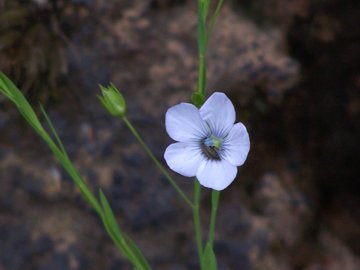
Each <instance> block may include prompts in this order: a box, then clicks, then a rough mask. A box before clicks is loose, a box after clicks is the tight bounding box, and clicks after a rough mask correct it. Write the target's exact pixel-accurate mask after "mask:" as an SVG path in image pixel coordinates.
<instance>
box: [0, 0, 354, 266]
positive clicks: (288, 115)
mask: <svg viewBox="0 0 360 270" xmlns="http://www.w3.org/2000/svg"><path fill="white" fill-rule="evenodd" d="M359 23H360V2H358V1H350V0H348V1H341V0H328V1H320V0H316V1H309V0H266V1H265V0H253V1H246V0H237V1H235V0H233V1H230V0H229V1H225V5H224V8H223V10H222V12H221V16H220V17H219V19H218V23H217V25H216V28H215V29H214V34H213V38H212V40H211V43H210V47H209V53H208V81H209V83H208V86H209V87H208V92H209V93H210V92H212V91H215V90H222V91H224V92H225V93H227V94H228V96H229V97H230V98H231V99H232V101H233V102H234V103H235V105H236V108H237V112H238V116H237V119H238V120H239V121H242V122H244V123H245V124H246V126H247V127H248V131H249V134H250V139H251V142H252V148H251V151H250V154H249V157H248V160H247V162H246V163H245V165H244V166H243V167H241V168H240V170H239V173H238V176H237V180H236V181H235V182H234V183H233V184H232V185H231V187H230V188H228V189H226V190H225V191H224V192H222V195H221V196H222V197H221V206H220V209H219V218H218V222H217V234H216V239H215V240H216V243H215V252H216V254H217V255H218V263H219V269H222V270H228V269H229V270H230V269H231V270H250V269H254V270H264V269H267V270H291V269H294V270H297V269H304V270H359V269H360V259H359V256H360V244H359V243H360V225H359V224H360V210H359V209H360V195H359V193H360V181H359V175H360V174H359V165H358V160H360V159H359V157H358V155H359V153H360V144H359V142H358V140H359V138H360V124H359V123H360V27H359ZM196 69H197V48H196V1H190V0H187V1H186V0H147V1H144V0H137V1H131V0H114V1H103V0H64V1H51V0H32V1H20V0H17V1H14V0H0V70H2V71H3V72H5V73H6V74H7V75H8V76H9V77H10V78H11V79H13V80H14V81H16V83H17V84H18V85H19V86H20V87H21V89H22V90H23V91H24V93H26V95H27V97H28V98H29V100H30V101H31V102H32V104H33V105H34V106H37V104H38V102H39V101H41V102H42V103H43V104H44V105H45V107H46V109H47V110H48V112H49V115H50V117H51V119H52V120H53V122H54V124H55V126H56V128H57V130H58V132H59V134H60V136H61V138H62V139H63V140H64V143H65V145H66V148H67V150H68V151H69V154H70V156H71V158H72V160H73V161H74V162H75V164H76V166H77V168H79V170H80V171H81V173H82V175H83V176H84V178H85V179H86V181H87V182H88V183H89V185H90V186H91V187H92V188H93V189H94V190H95V191H96V190H97V189H98V188H100V187H101V188H102V189H103V190H104V192H105V193H106V195H107V196H108V198H109V200H110V203H111V205H112V207H113V209H114V211H115V213H116V215H117V217H118V220H119V222H120V224H121V226H122V228H123V230H124V231H126V232H128V233H129V234H130V235H131V236H132V238H133V239H134V240H135V241H136V242H137V243H138V245H139V246H140V247H141V249H142V250H143V252H144V254H145V255H146V257H147V258H148V259H149V261H150V263H151V265H152V266H153V268H154V269H157V270H158V269H159V270H161V269H166V270H168V269H171V270H182V269H197V268H198V266H197V255H196V248H195V243H194V236H193V224H192V214H191V212H190V210H189V209H188V208H187V206H186V205H184V204H183V203H182V201H181V200H180V199H179V198H178V197H177V195H176V192H175V191H174V190H173V189H172V187H171V186H170V185H169V184H168V183H167V181H166V180H165V179H164V178H163V177H162V176H161V174H160V173H159V172H158V171H157V169H156V168H155V167H154V165H153V164H152V163H151V161H150V160H149V159H148V157H147V156H146V155H145V154H144V152H143V151H142V149H141V148H140V146H139V145H138V144H137V142H136V140H135V138H134V137H133V136H132V135H131V133H130V132H129V130H128V129H127V128H126V127H125V126H124V125H123V123H122V122H121V121H120V120H118V119H114V118H112V117H111V116H109V115H108V114H107V113H106V112H105V111H104V110H103V109H102V107H101V106H100V104H99V102H98V100H97V97H96V95H97V94H98V93H99V89H98V86H97V85H98V84H99V83H101V84H107V83H109V82H113V83H115V84H116V85H117V86H118V87H119V88H120V89H121V90H122V92H123V94H124V96H125V98H126V100H127V103H128V117H129V118H130V119H131V120H132V122H133V123H134V125H135V126H136V127H137V128H138V129H139V131H140V132H141V134H142V135H143V137H144V139H145V141H146V142H147V143H148V144H149V145H150V147H151V149H152V150H153V151H154V153H155V155H156V156H157V157H158V158H159V159H160V160H162V161H163V152H164V150H165V148H166V146H167V145H168V144H169V143H170V142H171V141H170V139H169V138H168V136H167V134H166V132H165V128H164V114H165V112H166V110H167V108H168V107H169V106H171V105H174V104H176V103H179V102H183V101H189V99H190V98H189V97H190V95H191V93H192V92H193V91H194V88H195V86H196V76H197V71H196ZM174 177H175V179H176V181H177V182H178V183H179V185H180V186H181V187H182V188H183V189H185V190H186V191H187V192H188V193H189V194H191V192H192V181H191V180H189V179H186V178H184V177H181V176H179V175H174ZM209 195H210V192H209V191H208V190H204V192H203V209H202V210H203V212H202V213H203V223H204V225H205V224H207V222H208V216H209V210H210V209H209ZM24 269H25V270H26V269H34V270H35V269H36V270H57V269H59V270H67V269H69V270H70V269H79V270H80V269H89V270H98V269H109V270H114V269H117V270H118V269H124V270H127V269H132V268H131V267H130V265H129V264H128V263H127V262H126V260H124V258H123V257H122V256H121V254H119V253H118V251H117V250H116V249H115V248H114V246H113V244H112V243H111V241H110V240H109V239H108V237H107V235H106V233H105V232H104V230H103V228H102V226H101V223H100V222H99V219H98V218H97V216H96V215H95V214H94V212H92V211H91V209H90V208H89V207H88V206H87V205H86V203H85V202H84V201H83V199H82V198H81V196H80V194H79V192H78V190H77V189H76V188H75V187H74V185H73V183H72V182H71V180H70V179H69V177H68V175H67V174H66V173H65V172H64V171H63V170H62V169H61V167H60V166H59V165H58V163H57V162H56V161H55V159H54V158H53V157H52V155H51V154H50V152H49V150H48V149H47V148H46V146H45V145H44V143H43V142H42V141H41V140H40V139H39V138H38V137H37V136H36V135H35V134H34V132H33V131H32V130H31V129H30V127H29V126H27V125H26V123H25V122H24V121H23V119H21V117H20V116H19V115H18V113H17V111H16V110H15V108H13V106H12V104H10V103H9V102H8V101H6V100H5V99H4V97H0V270H24Z"/></svg>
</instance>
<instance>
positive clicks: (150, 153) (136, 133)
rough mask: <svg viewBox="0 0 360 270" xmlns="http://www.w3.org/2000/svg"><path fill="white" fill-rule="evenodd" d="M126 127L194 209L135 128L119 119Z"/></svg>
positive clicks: (128, 122) (192, 205) (126, 120)
mask: <svg viewBox="0 0 360 270" xmlns="http://www.w3.org/2000/svg"><path fill="white" fill-rule="evenodd" d="M121 119H122V120H123V121H124V123H125V124H126V126H127V127H128V128H129V129H130V131H131V132H132V133H133V134H134V136H135V138H136V139H137V140H138V141H139V143H140V145H141V146H142V148H143V149H144V150H145V152H146V154H147V155H148V156H149V157H150V159H151V160H152V161H153V162H154V163H155V165H156V166H157V167H158V168H159V170H160V171H161V172H162V173H163V175H164V176H165V178H166V179H167V180H168V181H169V182H170V184H171V185H172V186H173V187H174V188H175V190H176V191H177V192H178V193H179V195H180V196H181V197H182V198H183V199H184V201H185V202H186V203H187V204H188V205H189V206H190V207H191V208H193V207H194V204H193V203H192V202H191V200H190V199H189V197H188V196H187V195H186V194H185V193H184V192H183V191H182V190H181V188H180V187H179V186H178V185H177V184H176V182H175V181H174V179H172V177H171V176H170V174H169V173H168V172H167V170H166V169H165V167H164V166H163V165H162V164H161V163H160V161H159V160H158V159H157V158H156V157H155V156H154V154H153V153H152V151H151V150H150V148H149V147H148V146H147V145H146V143H145V142H144V140H143V139H142V138H141V137H140V134H139V133H138V132H137V131H136V129H135V127H134V126H133V125H132V124H131V122H130V121H129V119H128V118H127V117H126V116H123V117H122V118H121Z"/></svg>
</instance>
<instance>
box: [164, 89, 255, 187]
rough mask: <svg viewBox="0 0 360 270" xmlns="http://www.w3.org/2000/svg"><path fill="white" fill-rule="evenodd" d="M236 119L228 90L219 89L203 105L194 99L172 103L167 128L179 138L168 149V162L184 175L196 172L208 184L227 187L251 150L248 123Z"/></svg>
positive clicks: (195, 174)
mask: <svg viewBox="0 0 360 270" xmlns="http://www.w3.org/2000/svg"><path fill="white" fill-rule="evenodd" d="M234 123H235V109H234V106H233V104H232V103H231V101H230V99H229V98H228V97H227V96H226V95H225V94H224V93H219V92H215V93H214V94H212V95H211V96H210V97H209V98H208V100H207V101H206V102H205V103H204V105H203V106H202V107H201V108H200V109H197V108H196V107H195V106H194V105H192V104H190V103H180V104H178V105H175V106H173V107H171V108H170V109H169V110H168V111H167V112H166V117H165V125H166V131H167V133H168V134H169V136H170V137H171V138H172V139H174V140H175V141H178V142H177V143H173V144H170V145H169V146H168V148H167V149H166V151H165V154H164V158H165V160H166V163H167V164H168V166H169V167H170V168H171V169H172V170H174V171H175V172H177V173H179V174H181V175H183V176H187V177H193V176H196V177H197V179H198V180H199V182H200V184H201V185H203V186H205V187H208V188H212V189H215V190H223V189H224V188H226V187H227V186H229V185H230V184H231V182H232V181H233V180H234V179H235V176H236V174H237V166H241V165H242V164H244V162H245V160H246V157H247V155H248V153H249V150H250V140H249V134H248V132H247V130H246V128H245V126H244V125H243V124H242V123H236V124H234Z"/></svg>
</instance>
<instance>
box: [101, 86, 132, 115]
mask: <svg viewBox="0 0 360 270" xmlns="http://www.w3.org/2000/svg"><path fill="white" fill-rule="evenodd" d="M99 87H100V90H101V93H102V96H98V98H99V99H100V101H101V103H102V105H103V106H104V108H105V109H106V110H107V111H108V112H109V113H110V114H111V115H113V116H120V117H123V116H124V115H125V113H126V102H125V99H124V97H123V95H122V94H121V93H120V92H119V90H118V89H117V88H116V86H115V85H113V84H110V85H109V86H107V87H104V86H102V85H99Z"/></svg>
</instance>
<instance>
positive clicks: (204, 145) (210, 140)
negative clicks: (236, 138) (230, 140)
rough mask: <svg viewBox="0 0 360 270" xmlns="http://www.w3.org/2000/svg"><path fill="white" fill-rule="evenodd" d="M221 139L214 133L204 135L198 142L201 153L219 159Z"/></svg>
mask: <svg viewBox="0 0 360 270" xmlns="http://www.w3.org/2000/svg"><path fill="white" fill-rule="evenodd" d="M221 144H222V139H221V138H218V137H216V136H214V135H211V136H210V137H206V138H205V139H203V140H202V141H201V143H200V146H201V150H202V152H203V154H204V155H205V156H206V157H207V158H208V159H212V160H220V154H219V152H220V149H221Z"/></svg>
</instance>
